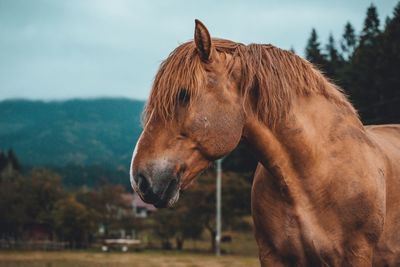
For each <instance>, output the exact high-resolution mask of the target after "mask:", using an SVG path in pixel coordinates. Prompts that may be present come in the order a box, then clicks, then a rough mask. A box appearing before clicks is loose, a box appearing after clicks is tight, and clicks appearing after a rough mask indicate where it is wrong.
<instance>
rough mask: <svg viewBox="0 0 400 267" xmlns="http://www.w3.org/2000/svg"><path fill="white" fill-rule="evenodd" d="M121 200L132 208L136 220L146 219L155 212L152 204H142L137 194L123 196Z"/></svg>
mask: <svg viewBox="0 0 400 267" xmlns="http://www.w3.org/2000/svg"><path fill="white" fill-rule="evenodd" d="M122 199H123V201H124V202H125V203H126V204H127V205H129V206H130V207H131V208H132V211H133V215H134V217H136V218H147V217H148V216H149V215H150V214H152V213H154V212H155V211H156V210H157V209H156V208H155V207H154V206H153V205H152V204H147V203H145V202H143V200H142V199H141V198H140V197H139V195H138V194H137V193H133V194H123V195H122Z"/></svg>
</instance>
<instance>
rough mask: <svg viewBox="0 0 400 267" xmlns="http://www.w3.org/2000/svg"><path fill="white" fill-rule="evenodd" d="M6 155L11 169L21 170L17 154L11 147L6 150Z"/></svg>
mask: <svg viewBox="0 0 400 267" xmlns="http://www.w3.org/2000/svg"><path fill="white" fill-rule="evenodd" d="M7 157H8V160H9V162H10V163H11V166H12V168H13V170H15V171H21V165H20V164H19V161H18V159H17V156H16V155H15V153H14V151H13V150H12V149H10V150H8V153H7Z"/></svg>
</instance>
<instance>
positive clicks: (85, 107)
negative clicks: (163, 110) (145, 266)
mask: <svg viewBox="0 0 400 267" xmlns="http://www.w3.org/2000/svg"><path fill="white" fill-rule="evenodd" d="M143 105H144V102H142V101H134V100H129V99H122V98H119V99H113V98H110V99H107V98H104V99H93V100H68V101H52V102H43V101H28V100H6V101H2V102H0V150H7V149H13V150H14V151H15V153H16V154H17V155H18V158H19V160H20V161H21V163H22V164H23V165H35V166H38V165H55V166H65V165H67V164H77V165H93V164H100V165H103V164H104V165H110V166H115V167H119V166H122V167H124V168H128V166H129V161H130V158H131V155H132V150H133V146H134V145H135V143H136V140H137V138H138V136H139V134H140V131H141V128H140V127H141V126H140V116H141V112H142V109H143Z"/></svg>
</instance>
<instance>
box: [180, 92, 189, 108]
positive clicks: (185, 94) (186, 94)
mask: <svg viewBox="0 0 400 267" xmlns="http://www.w3.org/2000/svg"><path fill="white" fill-rule="evenodd" d="M189 100H190V96H189V92H188V90H187V89H181V90H180V91H179V94H178V101H179V104H181V105H186V104H187V103H188V102H189Z"/></svg>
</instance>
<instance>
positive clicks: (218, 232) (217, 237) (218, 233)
mask: <svg viewBox="0 0 400 267" xmlns="http://www.w3.org/2000/svg"><path fill="white" fill-rule="evenodd" d="M221 163H222V159H219V160H217V193H216V194H217V195H216V199H217V210H216V211H217V214H216V222H217V225H216V228H217V229H216V234H215V255H216V256H221V172H222V170H221Z"/></svg>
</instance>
